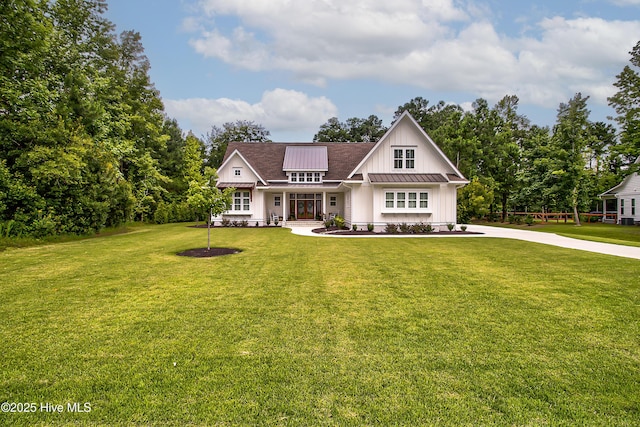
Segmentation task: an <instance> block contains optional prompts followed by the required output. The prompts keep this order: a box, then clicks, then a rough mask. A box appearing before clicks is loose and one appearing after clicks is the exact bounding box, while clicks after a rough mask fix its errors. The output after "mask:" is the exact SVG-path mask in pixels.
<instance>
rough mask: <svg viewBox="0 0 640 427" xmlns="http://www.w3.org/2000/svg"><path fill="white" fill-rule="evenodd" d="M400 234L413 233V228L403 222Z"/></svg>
mask: <svg viewBox="0 0 640 427" xmlns="http://www.w3.org/2000/svg"><path fill="white" fill-rule="evenodd" d="M400 232H401V233H409V232H411V226H410V225H407V223H406V222H403V223H402V224H400Z"/></svg>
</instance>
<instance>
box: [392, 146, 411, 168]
mask: <svg viewBox="0 0 640 427" xmlns="http://www.w3.org/2000/svg"><path fill="white" fill-rule="evenodd" d="M392 149H393V169H395V170H403V169H407V170H413V169H415V168H416V147H392Z"/></svg>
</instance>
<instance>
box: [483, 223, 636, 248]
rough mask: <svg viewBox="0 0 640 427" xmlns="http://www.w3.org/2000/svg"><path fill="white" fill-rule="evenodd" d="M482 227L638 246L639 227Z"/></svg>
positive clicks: (536, 225) (537, 225)
mask: <svg viewBox="0 0 640 427" xmlns="http://www.w3.org/2000/svg"><path fill="white" fill-rule="evenodd" d="M483 225H490V226H494V227H508V228H517V229H520V230H531V231H543V232H545V233H555V234H559V235H561V236H566V237H573V238H574V239H583V240H591V241H594V242H603V243H613V244H616V245H627V246H640V227H638V226H629V225H616V224H603V223H588V222H584V223H582V225H581V226H580V227H576V226H575V225H574V223H573V221H569V222H567V223H566V224H565V223H563V222H560V223H555V222H549V223H544V224H542V223H539V222H536V223H535V224H534V225H532V226H528V225H525V224H519V225H516V224H507V223H498V222H491V223H483Z"/></svg>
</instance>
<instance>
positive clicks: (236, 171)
mask: <svg viewBox="0 0 640 427" xmlns="http://www.w3.org/2000/svg"><path fill="white" fill-rule="evenodd" d="M233 175H234V176H241V175H242V169H240V168H233Z"/></svg>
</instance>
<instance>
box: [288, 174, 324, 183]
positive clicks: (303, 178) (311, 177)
mask: <svg viewBox="0 0 640 427" xmlns="http://www.w3.org/2000/svg"><path fill="white" fill-rule="evenodd" d="M323 179H324V172H289V182H290V183H292V184H322V180H323Z"/></svg>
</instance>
